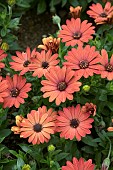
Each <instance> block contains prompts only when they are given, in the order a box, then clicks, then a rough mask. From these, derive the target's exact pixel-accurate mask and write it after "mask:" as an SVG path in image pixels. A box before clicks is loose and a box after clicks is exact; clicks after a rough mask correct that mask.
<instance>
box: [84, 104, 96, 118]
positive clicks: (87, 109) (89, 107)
mask: <svg viewBox="0 0 113 170" xmlns="http://www.w3.org/2000/svg"><path fill="white" fill-rule="evenodd" d="M81 111H82V112H83V113H90V114H92V115H93V116H95V115H96V105H95V104H93V103H86V104H85V105H84V106H82V109H81Z"/></svg>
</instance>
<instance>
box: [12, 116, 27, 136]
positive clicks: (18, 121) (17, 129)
mask: <svg viewBox="0 0 113 170" xmlns="http://www.w3.org/2000/svg"><path fill="white" fill-rule="evenodd" d="M15 119H16V125H17V126H12V127H11V131H13V132H14V134H20V132H21V131H20V127H21V126H20V124H21V122H22V120H23V119H24V117H23V116H22V115H17V116H16V117H15Z"/></svg>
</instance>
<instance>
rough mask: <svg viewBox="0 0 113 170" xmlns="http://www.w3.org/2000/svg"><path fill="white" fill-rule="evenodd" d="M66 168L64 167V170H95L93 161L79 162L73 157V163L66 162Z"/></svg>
mask: <svg viewBox="0 0 113 170" xmlns="http://www.w3.org/2000/svg"><path fill="white" fill-rule="evenodd" d="M66 164H67V165H66V166H62V170H94V169H95V165H94V164H92V159H89V160H88V161H84V158H80V159H79V160H78V159H77V158H75V157H73V163H72V162H70V161H67V162H66Z"/></svg>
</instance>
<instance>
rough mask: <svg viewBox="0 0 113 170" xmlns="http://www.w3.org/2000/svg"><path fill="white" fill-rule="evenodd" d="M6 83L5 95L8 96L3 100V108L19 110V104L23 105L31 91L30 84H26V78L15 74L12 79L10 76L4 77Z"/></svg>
mask: <svg viewBox="0 0 113 170" xmlns="http://www.w3.org/2000/svg"><path fill="white" fill-rule="evenodd" d="M6 80H7V83H8V89H7V93H8V96H7V97H5V98H4V105H3V107H4V108H6V107H9V108H10V107H12V106H13V105H14V106H15V107H16V108H19V106H20V104H21V103H22V104H23V103H24V98H27V97H28V94H27V92H29V91H30V90H31V83H26V78H23V77H22V76H19V75H17V74H15V75H14V76H13V78H11V77H10V76H7V77H6Z"/></svg>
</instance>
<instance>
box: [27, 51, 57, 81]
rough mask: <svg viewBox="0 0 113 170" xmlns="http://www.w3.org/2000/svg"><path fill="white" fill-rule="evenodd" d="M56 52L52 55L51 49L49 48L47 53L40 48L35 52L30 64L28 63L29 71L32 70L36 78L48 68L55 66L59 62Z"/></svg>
mask: <svg viewBox="0 0 113 170" xmlns="http://www.w3.org/2000/svg"><path fill="white" fill-rule="evenodd" d="M57 58H58V54H54V55H52V51H51V50H49V51H47V53H46V52H45V50H42V51H41V53H39V52H37V57H36V58H34V59H33V60H32V62H33V63H32V64H30V65H29V68H30V70H31V71H34V73H33V76H34V77H35V76H38V78H40V77H42V76H43V75H45V73H46V72H48V71H49V69H50V68H52V67H53V66H56V65H57V64H58V63H59V60H58V59H57Z"/></svg>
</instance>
